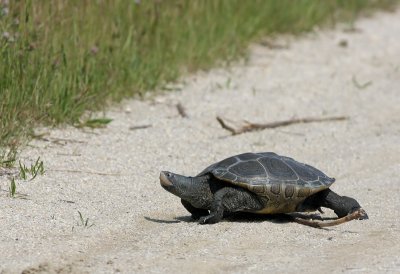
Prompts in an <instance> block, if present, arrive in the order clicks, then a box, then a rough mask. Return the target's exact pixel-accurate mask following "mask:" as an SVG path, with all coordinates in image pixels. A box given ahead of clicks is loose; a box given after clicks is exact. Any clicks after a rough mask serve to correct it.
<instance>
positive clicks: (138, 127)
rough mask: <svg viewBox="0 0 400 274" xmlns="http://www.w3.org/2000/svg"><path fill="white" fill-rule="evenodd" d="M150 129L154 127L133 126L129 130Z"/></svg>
mask: <svg viewBox="0 0 400 274" xmlns="http://www.w3.org/2000/svg"><path fill="white" fill-rule="evenodd" d="M149 127H152V125H142V126H132V127H130V128H129V130H137V129H145V128H149Z"/></svg>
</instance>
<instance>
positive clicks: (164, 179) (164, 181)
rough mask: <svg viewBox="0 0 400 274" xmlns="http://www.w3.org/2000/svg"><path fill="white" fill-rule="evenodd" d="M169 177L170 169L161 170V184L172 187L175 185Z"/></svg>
mask: <svg viewBox="0 0 400 274" xmlns="http://www.w3.org/2000/svg"><path fill="white" fill-rule="evenodd" d="M168 177H171V175H170V173H169V172H168V171H161V172H160V184H161V186H163V187H168V188H169V187H171V186H173V184H172V182H171V181H170V180H169V179H168Z"/></svg>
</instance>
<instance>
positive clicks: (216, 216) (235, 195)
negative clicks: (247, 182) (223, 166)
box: [199, 186, 263, 224]
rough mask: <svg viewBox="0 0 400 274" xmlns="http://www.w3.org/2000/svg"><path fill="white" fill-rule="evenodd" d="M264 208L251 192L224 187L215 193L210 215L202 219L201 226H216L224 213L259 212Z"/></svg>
mask: <svg viewBox="0 0 400 274" xmlns="http://www.w3.org/2000/svg"><path fill="white" fill-rule="evenodd" d="M262 208H263V205H262V204H261V202H260V201H259V199H258V198H257V197H256V196H255V195H254V194H252V193H250V192H249V191H247V190H245V189H242V188H236V187H232V186H228V187H222V188H221V189H219V190H217V191H216V192H215V193H214V200H213V202H212V204H211V209H210V214H209V215H207V216H203V217H201V218H200V220H199V223H200V224H215V223H218V222H219V221H221V219H222V218H223V217H224V213H230V212H236V211H257V210H260V209H262Z"/></svg>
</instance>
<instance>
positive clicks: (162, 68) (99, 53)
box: [0, 0, 398, 159]
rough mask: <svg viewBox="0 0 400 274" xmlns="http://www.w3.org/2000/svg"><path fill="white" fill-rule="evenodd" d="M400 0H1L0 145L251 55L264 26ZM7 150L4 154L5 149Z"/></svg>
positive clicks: (312, 20) (275, 28)
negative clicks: (185, 75)
mask: <svg viewBox="0 0 400 274" xmlns="http://www.w3.org/2000/svg"><path fill="white" fill-rule="evenodd" d="M397 2H398V1H396V0H380V1H373V0H324V1H321V0H296V1H292V0H249V1H245V0H198V1H197V0H196V1H195V0H194V1H189V0H158V1H157V0H141V1H140V0H135V1H134V0H69V1H67V0H65V1H62V0H54V1H52V0H47V1H46V0H43V1H34V0H25V1H22V0H20V1H18V0H13V1H11V0H10V1H7V0H0V55H1V59H0V147H3V148H6V147H7V148H8V149H7V150H4V149H3V152H2V153H3V159H4V158H7V157H6V155H5V153H6V151H10V150H9V149H10V148H15V147H18V145H19V144H20V142H21V140H26V138H25V137H29V136H31V135H32V132H33V131H32V129H33V127H34V126H37V125H50V126H52V125H57V124H60V123H70V124H76V123H78V122H79V119H80V118H81V117H82V114H83V113H84V112H85V111H94V110H100V109H102V108H103V107H105V106H107V104H109V103H110V102H116V101H119V100H121V99H122V98H125V97H130V96H134V95H140V94H143V93H144V92H145V91H149V90H154V89H155V88H158V87H161V86H162V85H164V84H165V83H167V82H169V81H174V80H176V79H177V77H179V76H180V75H182V74H183V73H187V72H192V71H195V70H198V69H207V68H210V67H211V66H215V65H216V64H217V65H218V64H221V61H225V63H226V61H230V60H233V59H235V58H238V57H241V56H243V54H245V50H246V47H247V45H248V44H249V43H250V42H252V41H254V40H255V39H257V38H258V37H261V36H264V35H271V34H277V33H300V32H304V31H307V30H310V29H312V28H313V27H314V26H315V25H320V24H324V25H325V26H332V25H333V24H334V23H335V22H337V20H342V21H343V20H344V21H347V22H351V21H352V20H353V19H354V18H355V17H356V16H357V15H359V13H360V12H363V13H365V12H368V11H371V10H374V9H377V8H380V9H390V8H392V7H393V6H394V5H395V4H396V3H397ZM0 159H2V158H1V156H0Z"/></svg>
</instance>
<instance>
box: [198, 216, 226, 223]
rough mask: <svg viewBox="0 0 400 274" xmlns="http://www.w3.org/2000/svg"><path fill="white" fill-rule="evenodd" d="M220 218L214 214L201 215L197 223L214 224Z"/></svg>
mask: <svg viewBox="0 0 400 274" xmlns="http://www.w3.org/2000/svg"><path fill="white" fill-rule="evenodd" d="M220 219H221V218H218V217H217V216H216V215H214V214H210V215H207V216H202V217H200V219H199V224H201V225H205V224H215V223H218V222H219V221H220Z"/></svg>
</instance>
